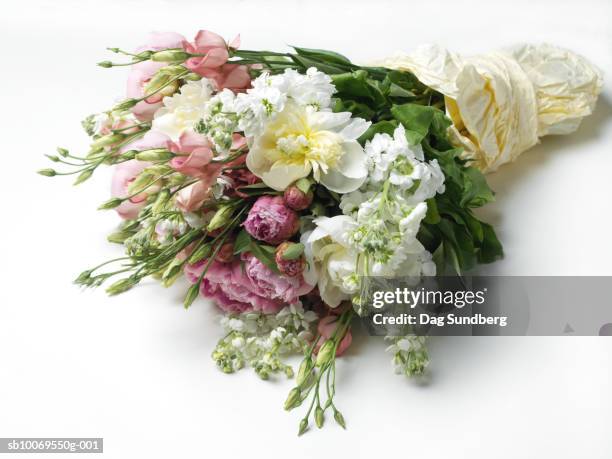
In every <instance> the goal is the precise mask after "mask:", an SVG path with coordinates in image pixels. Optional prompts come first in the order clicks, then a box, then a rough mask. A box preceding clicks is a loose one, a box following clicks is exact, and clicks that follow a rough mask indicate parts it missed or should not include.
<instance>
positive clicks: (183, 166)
mask: <svg viewBox="0 0 612 459" xmlns="http://www.w3.org/2000/svg"><path fill="white" fill-rule="evenodd" d="M109 49H110V51H112V52H113V53H116V54H117V55H119V56H121V57H122V58H124V61H125V62H122V63H115V62H110V61H104V62H101V63H99V65H100V66H101V67H105V68H110V67H116V66H124V65H129V66H131V69H130V73H129V77H128V83H127V98H125V99H122V100H121V101H119V102H118V103H116V104H115V105H114V106H113V107H112V108H110V109H109V110H107V111H104V112H102V113H99V114H95V115H91V116H89V117H87V118H86V119H85V120H84V122H83V127H84V128H85V131H86V132H87V134H88V135H89V136H90V137H91V138H92V143H91V147H90V150H89V151H88V152H86V153H85V154H84V155H75V154H73V153H71V152H70V151H68V150H66V149H64V148H59V149H58V154H57V155H49V156H48V157H49V159H50V160H52V161H54V162H56V163H58V164H61V165H63V166H66V167H69V168H71V169H69V170H67V171H63V172H60V171H56V170H55V169H43V170H41V171H39V172H40V173H41V174H42V175H46V176H55V175H70V174H76V182H75V183H77V184H78V183H82V182H84V181H86V180H87V179H88V178H90V177H91V176H92V174H93V173H94V172H95V170H96V169H97V168H98V167H99V166H101V165H112V166H114V176H113V180H112V198H111V199H109V200H108V201H107V202H105V203H103V204H102V205H101V206H100V209H115V211H116V212H117V213H118V214H119V216H120V217H121V218H122V219H123V223H122V224H121V225H120V226H119V228H118V229H117V231H116V232H114V233H112V234H111V235H109V237H108V240H109V241H110V242H113V243H118V244H122V245H123V246H124V248H125V256H124V257H121V258H118V259H113V260H110V261H108V262H105V263H103V264H101V265H98V266H96V267H95V268H92V269H88V270H86V271H84V272H82V273H81V274H80V275H79V276H78V277H77V279H76V283H77V284H78V285H81V286H85V287H95V286H99V285H101V284H102V283H104V282H106V281H107V280H109V279H111V278H114V279H116V280H114V282H112V283H111V284H110V286H108V288H107V292H108V293H109V294H111V295H116V294H119V293H123V292H125V291H127V290H129V289H131V288H132V287H134V286H135V285H137V284H138V283H139V282H140V281H141V280H142V279H143V278H145V277H147V276H153V277H155V278H156V279H158V280H159V281H160V282H161V283H162V284H163V285H164V286H170V285H172V284H173V283H174V282H175V281H176V280H177V278H179V277H180V276H183V275H184V276H185V277H186V279H187V280H188V281H189V282H190V283H191V286H190V287H189V288H188V289H187V292H186V294H185V300H184V305H185V307H186V308H188V307H190V306H191V305H192V304H193V303H194V301H195V300H196V299H197V298H198V297H204V298H207V299H210V300H212V301H213V302H214V303H215V304H216V306H217V307H218V308H219V309H220V310H221V311H223V314H224V315H223V319H222V326H223V327H224V328H225V330H226V335H225V336H224V337H223V338H222V339H221V340H220V341H219V343H218V345H217V347H216V348H215V349H214V351H213V353H212V357H213V359H214V361H215V362H216V364H217V365H218V367H219V368H220V369H221V370H222V371H223V372H226V373H232V372H234V371H237V370H239V369H241V368H243V367H247V366H248V367H251V368H252V369H253V370H254V371H255V372H256V373H257V375H259V376H260V377H261V378H262V379H268V378H269V377H270V376H272V375H273V374H275V373H284V374H285V375H286V376H287V377H290V378H291V377H293V376H294V372H293V370H292V368H291V366H289V365H288V364H287V363H286V361H285V360H284V358H285V356H287V355H288V354H291V353H298V354H302V355H303V361H302V363H301V365H300V366H299V370H298V371H297V374H296V375H295V387H294V388H293V389H292V390H291V391H290V393H289V395H288V397H287V399H286V402H285V408H286V409H288V410H289V409H293V408H296V407H298V406H300V405H302V404H304V405H305V409H306V415H305V417H304V418H303V419H302V421H301V423H300V426H299V433H300V434H302V433H303V432H305V431H306V430H307V429H308V426H309V423H310V420H311V419H313V420H314V423H315V424H316V425H317V426H318V427H321V426H322V425H323V423H324V420H325V418H326V415H328V414H331V415H332V416H333V418H334V419H335V421H336V422H337V423H338V424H340V425H341V426H342V427H344V426H345V421H344V418H343V415H342V414H341V412H340V411H339V410H338V408H337V406H336V404H335V398H334V397H335V393H336V387H335V373H336V358H337V357H339V356H341V355H342V354H343V352H345V350H346V349H347V348H348V347H349V346H350V344H351V339H352V337H351V324H352V321H353V319H354V318H355V317H356V316H357V315H359V314H360V313H362V312H363V311H362V308H361V307H360V304H359V301H358V300H357V296H358V292H359V289H360V283H361V282H362V280H363V279H364V276H385V277H392V276H396V275H402V276H411V277H415V278H418V277H420V276H434V275H436V274H442V273H451V274H461V273H463V272H465V271H467V270H470V269H472V268H473V267H474V266H475V265H476V264H478V263H490V262H492V261H494V260H496V259H498V258H500V257H501V256H502V246H501V244H500V242H499V241H498V239H497V237H496V235H495V231H494V229H493V228H492V227H491V226H490V225H489V224H487V223H485V222H483V221H481V220H480V219H478V218H477V217H476V216H475V215H474V213H473V211H472V209H474V208H477V207H481V206H483V205H485V204H487V203H489V202H491V201H492V200H493V198H494V195H493V192H492V191H491V189H490V188H489V187H488V185H487V182H486V180H485V178H484V176H483V171H489V170H494V169H496V168H497V167H498V166H499V165H501V164H503V163H505V162H508V161H511V160H513V159H515V158H516V157H517V156H518V155H519V154H520V153H522V152H523V151H525V150H526V149H528V148H529V147H531V146H533V145H534V144H535V143H537V141H538V139H539V137H541V136H543V135H545V134H553V133H554V134H559V133H568V132H571V131H573V130H574V129H576V128H577V126H578V124H579V122H580V120H581V118H582V117H584V116H586V115H587V114H589V113H590V112H591V111H592V110H593V107H594V104H595V100H596V98H597V95H598V93H599V91H600V90H601V76H600V74H599V72H598V71H597V70H596V69H595V68H593V67H592V66H591V65H590V64H588V63H587V62H586V61H585V60H584V59H582V58H581V57H579V56H577V55H575V54H573V53H571V52H569V51H565V50H561V49H559V48H555V47H552V46H522V47H518V48H514V49H512V50H505V51H503V52H497V53H492V54H489V55H484V56H476V57H471V58H463V57H461V56H458V55H455V54H452V53H450V52H448V51H446V50H443V49H441V48H437V47H432V46H430V47H422V48H419V49H418V50H417V51H416V52H415V53H413V54H410V55H396V56H395V57H392V58H388V59H384V60H382V61H379V62H377V63H374V64H372V65H369V66H361V65H356V64H354V63H352V62H351V61H350V60H348V59H347V58H346V57H344V56H342V55H340V54H337V53H335V52H331V51H323V50H314V49H306V48H298V47H294V48H293V51H292V52H269V51H249V50H242V49H240V40H239V38H238V37H237V38H235V39H234V40H232V41H230V42H229V43H228V42H226V41H225V40H224V39H223V38H221V37H220V36H218V35H216V34H214V33H212V32H208V31H200V32H199V33H198V34H197V35H196V37H195V39H194V40H193V41H192V42H190V41H188V40H186V39H185V38H184V37H183V36H181V35H178V34H175V33H156V34H153V35H152V36H151V38H150V40H149V41H148V42H147V43H146V44H145V45H144V46H143V47H141V48H139V49H137V50H136V51H134V52H128V51H125V50H122V49H119V48H109ZM389 339H390V340H391V346H390V347H389V350H390V352H392V354H393V359H392V361H393V366H394V367H395V370H396V371H397V372H398V373H402V374H406V375H408V376H413V375H420V374H422V373H423V372H424V371H425V369H426V366H427V364H428V355H427V350H426V347H425V342H424V339H423V338H422V337H416V336H396V337H389Z"/></svg>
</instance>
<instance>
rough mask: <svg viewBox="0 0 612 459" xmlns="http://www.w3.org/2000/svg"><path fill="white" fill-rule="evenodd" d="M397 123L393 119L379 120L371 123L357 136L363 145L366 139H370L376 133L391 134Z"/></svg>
mask: <svg viewBox="0 0 612 459" xmlns="http://www.w3.org/2000/svg"><path fill="white" fill-rule="evenodd" d="M397 125H398V123H397V121H395V120H391V121H389V120H383V121H379V122H378V123H374V124H371V125H370V127H369V128H368V130H367V131H365V132H364V133H363V134H362V135H361V137H359V143H361V144H362V145H363V144H364V143H365V142H366V141H367V140H372V138H373V137H374V136H375V135H376V134H389V135H391V136H392V135H393V132H394V131H395V129H396V128H397Z"/></svg>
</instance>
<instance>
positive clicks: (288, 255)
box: [281, 243, 304, 260]
mask: <svg viewBox="0 0 612 459" xmlns="http://www.w3.org/2000/svg"><path fill="white" fill-rule="evenodd" d="M303 253H304V244H302V243H297V244H290V245H289V247H287V248H286V249H285V250H284V251H283V255H282V257H281V258H282V259H283V260H296V259H298V258H300V257H301V256H302V254H303Z"/></svg>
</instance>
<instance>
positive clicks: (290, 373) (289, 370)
mask: <svg viewBox="0 0 612 459" xmlns="http://www.w3.org/2000/svg"><path fill="white" fill-rule="evenodd" d="M285 376H286V377H287V378H288V379H291V378H293V376H294V373H293V368H291V367H290V366H286V367H285Z"/></svg>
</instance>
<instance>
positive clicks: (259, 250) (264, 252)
mask: <svg viewBox="0 0 612 459" xmlns="http://www.w3.org/2000/svg"><path fill="white" fill-rule="evenodd" d="M268 247H270V246H265V245H260V244H258V243H257V242H255V240H254V239H251V243H250V244H249V251H250V252H251V253H252V254H253V256H254V257H255V258H257V259H258V260H259V261H261V262H262V263H263V264H264V265H265V266H267V267H268V268H270V269H271V270H272V271H274V272H275V273H277V274H278V273H279V271H278V267H277V266H276V260H274V252H272V253H271V252H270V251H269V249H268Z"/></svg>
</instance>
